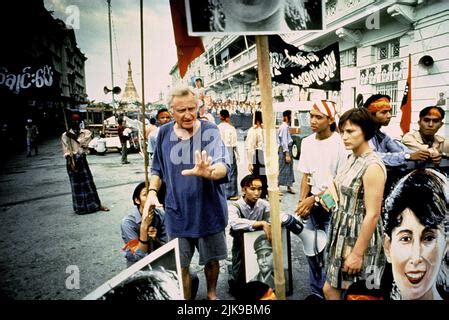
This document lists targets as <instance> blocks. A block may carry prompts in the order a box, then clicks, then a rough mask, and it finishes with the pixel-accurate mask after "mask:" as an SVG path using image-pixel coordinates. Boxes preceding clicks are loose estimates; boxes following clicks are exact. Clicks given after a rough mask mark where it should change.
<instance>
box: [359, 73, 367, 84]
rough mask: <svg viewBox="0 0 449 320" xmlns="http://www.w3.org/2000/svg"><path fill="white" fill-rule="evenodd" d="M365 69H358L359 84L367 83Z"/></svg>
mask: <svg viewBox="0 0 449 320" xmlns="http://www.w3.org/2000/svg"><path fill="white" fill-rule="evenodd" d="M366 72H367V70H366V69H362V70H360V84H361V85H364V84H367V83H368V77H367V75H366Z"/></svg>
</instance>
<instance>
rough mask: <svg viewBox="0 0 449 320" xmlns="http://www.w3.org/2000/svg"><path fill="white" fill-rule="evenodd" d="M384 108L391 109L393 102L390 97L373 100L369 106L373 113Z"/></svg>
mask: <svg viewBox="0 0 449 320" xmlns="http://www.w3.org/2000/svg"><path fill="white" fill-rule="evenodd" d="M382 110H391V104H390V100H388V98H385V97H383V98H380V99H377V100H376V101H373V102H371V104H370V105H369V106H368V111H369V112H371V113H376V112H378V111H382Z"/></svg>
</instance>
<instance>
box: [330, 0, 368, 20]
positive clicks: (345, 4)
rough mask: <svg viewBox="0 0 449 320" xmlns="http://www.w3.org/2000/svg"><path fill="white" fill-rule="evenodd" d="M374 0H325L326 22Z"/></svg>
mask: <svg viewBox="0 0 449 320" xmlns="http://www.w3.org/2000/svg"><path fill="white" fill-rule="evenodd" d="M375 2H376V0H328V1H327V2H326V22H327V24H328V25H329V24H330V23H332V22H333V21H335V20H337V19H339V18H341V17H343V16H345V15H347V14H348V13H350V12H354V11H356V10H360V9H362V8H364V7H366V6H368V5H370V4H373V3H375Z"/></svg>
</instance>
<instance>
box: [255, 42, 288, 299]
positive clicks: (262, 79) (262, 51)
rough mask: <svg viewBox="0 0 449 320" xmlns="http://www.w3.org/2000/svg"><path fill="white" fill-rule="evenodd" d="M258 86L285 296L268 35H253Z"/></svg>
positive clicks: (277, 272)
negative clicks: (254, 38) (254, 36)
mask: <svg viewBox="0 0 449 320" xmlns="http://www.w3.org/2000/svg"><path fill="white" fill-rule="evenodd" d="M256 48H257V63H258V65H259V67H258V69H257V70H258V74H259V86H260V93H261V98H262V114H263V122H264V128H265V130H264V134H265V169H266V173H267V180H268V196H269V200H270V217H271V233H272V240H271V244H272V246H273V267H274V283H275V290H276V297H277V298H278V299H279V300H285V277H284V262H283V255H282V237H281V222H280V219H279V187H278V175H279V158H278V146H277V141H276V129H275V122H274V114H273V102H272V84H271V73H270V54H269V49H268V36H263V35H262V36H256Z"/></svg>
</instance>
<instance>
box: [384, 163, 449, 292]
mask: <svg viewBox="0 0 449 320" xmlns="http://www.w3.org/2000/svg"><path fill="white" fill-rule="evenodd" d="M448 189H449V186H448V183H447V180H446V177H445V176H444V175H443V174H441V173H439V172H437V171H435V170H433V169H425V170H415V171H413V172H411V173H410V174H408V175H406V176H405V177H404V178H402V179H401V180H400V181H399V182H398V183H397V184H396V186H395V188H394V190H393V191H392V192H391V193H390V195H389V196H388V197H387V199H386V201H385V219H384V220H385V224H384V231H385V242H384V249H385V255H386V257H387V260H388V262H390V263H391V269H392V273H393V279H394V284H395V286H393V290H392V293H391V296H392V298H393V299H401V300H440V299H441V298H442V297H441V291H440V290H439V288H438V286H439V284H438V279H439V278H441V277H443V278H446V279H440V280H441V281H442V282H444V283H445V285H447V283H448V281H449V275H448V273H447V265H446V262H445V256H446V255H447V252H448V249H449V235H448V233H449V230H448V221H447V209H448V200H447V192H448ZM440 289H441V288H440Z"/></svg>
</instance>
